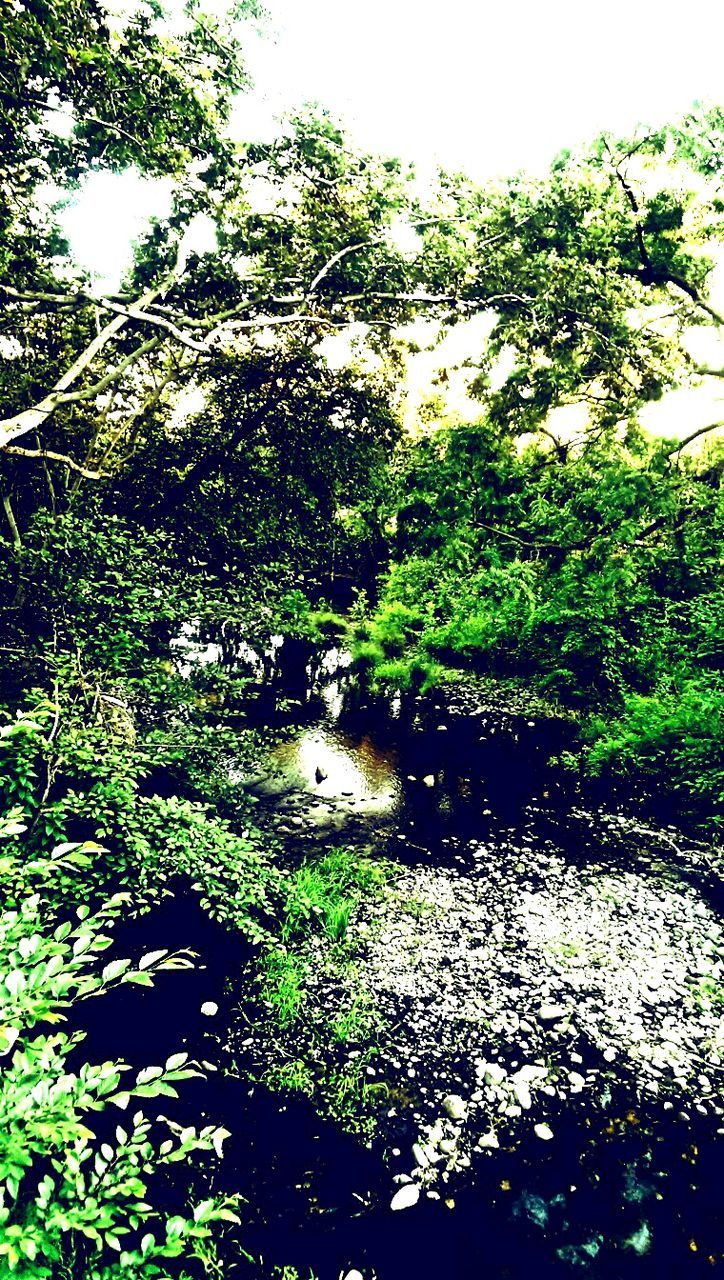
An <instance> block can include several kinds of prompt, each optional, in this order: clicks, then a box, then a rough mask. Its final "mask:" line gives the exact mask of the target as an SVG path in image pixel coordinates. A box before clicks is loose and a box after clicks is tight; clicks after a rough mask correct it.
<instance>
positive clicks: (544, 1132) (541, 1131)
mask: <svg viewBox="0 0 724 1280" xmlns="http://www.w3.org/2000/svg"><path fill="white" fill-rule="evenodd" d="M533 1132H534V1133H535V1135H536V1137H537V1138H542V1140H543V1142H550V1140H551V1138H552V1137H553V1130H552V1129H551V1128H550V1126H549V1125H547V1124H536V1125H533Z"/></svg>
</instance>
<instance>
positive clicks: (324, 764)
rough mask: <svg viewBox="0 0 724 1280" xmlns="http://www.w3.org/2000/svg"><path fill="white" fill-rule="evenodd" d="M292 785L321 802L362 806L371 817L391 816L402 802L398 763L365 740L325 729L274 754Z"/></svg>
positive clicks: (307, 732) (282, 746)
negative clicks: (373, 814)
mask: <svg viewBox="0 0 724 1280" xmlns="http://www.w3.org/2000/svg"><path fill="white" fill-rule="evenodd" d="M272 763H273V765H274V766H275V767H276V768H277V769H278V770H280V771H281V772H282V773H283V774H284V775H285V776H286V777H287V778H288V779H290V780H293V781H294V783H295V784H296V785H298V786H301V787H303V788H304V789H305V790H306V791H307V792H312V793H313V794H314V795H315V796H317V797H319V798H320V799H324V800H328V801H338V802H340V803H341V804H343V805H344V804H347V805H351V804H355V805H356V804H362V805H363V806H364V808H365V810H366V812H368V813H375V814H384V813H389V812H392V811H393V810H394V809H395V808H396V807H397V805H398V803H399V799H400V786H399V782H398V779H397V773H396V767H395V760H394V758H393V755H392V753H391V752H390V751H385V750H384V749H382V748H380V747H379V746H378V745H377V744H376V743H374V742H373V741H372V739H371V738H370V737H369V736H367V735H365V736H363V737H362V738H358V737H353V736H351V735H349V734H346V733H344V732H342V731H341V730H339V729H336V728H332V727H328V726H327V725H319V724H318V725H315V726H314V727H313V728H310V729H306V730H304V731H303V732H302V733H301V734H299V736H298V737H297V738H295V739H294V740H293V741H290V742H283V743H280V744H279V746H277V747H276V748H275V750H274V752H273V753H272Z"/></svg>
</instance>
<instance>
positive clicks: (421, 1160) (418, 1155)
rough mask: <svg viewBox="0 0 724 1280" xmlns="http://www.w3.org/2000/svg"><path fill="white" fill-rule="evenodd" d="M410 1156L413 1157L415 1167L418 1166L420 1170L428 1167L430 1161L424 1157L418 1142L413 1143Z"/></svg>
mask: <svg viewBox="0 0 724 1280" xmlns="http://www.w3.org/2000/svg"><path fill="white" fill-rule="evenodd" d="M412 1155H413V1157H414V1160H415V1164H416V1165H418V1166H419V1167H420V1169H426V1168H427V1166H428V1165H429V1163H430V1161H429V1160H428V1158H427V1156H426V1154H425V1152H424V1151H423V1149H422V1147H421V1146H420V1144H419V1142H415V1143H414V1144H413V1147H412Z"/></svg>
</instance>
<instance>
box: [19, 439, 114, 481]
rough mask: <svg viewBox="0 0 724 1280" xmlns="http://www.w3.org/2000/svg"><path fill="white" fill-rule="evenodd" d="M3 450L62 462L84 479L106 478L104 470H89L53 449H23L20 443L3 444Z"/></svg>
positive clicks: (48, 460) (24, 456) (23, 455)
mask: <svg viewBox="0 0 724 1280" xmlns="http://www.w3.org/2000/svg"><path fill="white" fill-rule="evenodd" d="M4 452H5V453H10V454H12V455H13V457H15V458H42V460H43V461H44V462H46V461H47V462H62V463H63V465H64V466H65V467H70V469H71V471H76V472H77V473H78V475H80V476H83V477H84V478H85V479H86V480H104V479H106V478H107V476H106V474H105V473H104V472H102V471H89V469H88V467H84V466H82V465H81V464H80V463H79V462H76V461H75V459H74V458H69V457H68V455H67V454H65V453H55V451H54V450H53V449H23V448H22V446H21V445H17V444H8V445H6V446H5V450H4Z"/></svg>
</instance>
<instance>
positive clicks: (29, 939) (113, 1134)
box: [0, 811, 238, 1280]
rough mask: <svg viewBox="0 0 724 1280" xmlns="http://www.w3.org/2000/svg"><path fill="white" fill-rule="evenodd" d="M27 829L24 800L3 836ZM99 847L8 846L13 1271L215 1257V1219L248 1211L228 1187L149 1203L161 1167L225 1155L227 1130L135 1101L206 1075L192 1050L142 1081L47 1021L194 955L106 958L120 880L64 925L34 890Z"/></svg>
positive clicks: (53, 1271) (0, 989)
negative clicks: (29, 854) (27, 850)
mask: <svg viewBox="0 0 724 1280" xmlns="http://www.w3.org/2000/svg"><path fill="white" fill-rule="evenodd" d="M23 834H24V823H23V822H22V821H21V819H20V815H19V811H16V812H15V813H12V814H9V815H8V816H7V818H6V819H5V820H4V822H3V830H2V835H4V836H5V837H6V838H7V839H12V840H13V841H15V840H17V838H18V837H20V836H22V835H23ZM97 852H98V849H97V847H95V846H91V847H90V848H89V847H88V846H84V845H60V846H58V847H57V848H56V849H54V850H53V852H52V854H51V855H50V857H48V858H40V859H36V860H24V859H23V858H22V854H17V853H15V852H14V851H13V848H12V846H11V847H10V850H9V851H8V852H6V853H4V854H3V856H2V858H1V859H0V878H1V879H2V884H3V890H4V891H5V890H7V891H8V893H9V896H10V898H11V900H13V901H14V902H15V906H14V907H13V909H9V908H6V909H5V910H4V911H3V914H2V916H0V972H2V974H3V980H2V984H1V985H0V1055H2V1056H3V1057H4V1058H5V1059H6V1062H5V1063H4V1065H3V1071H2V1075H1V1076H0V1114H1V1115H2V1133H1V1135H0V1258H2V1265H3V1268H4V1270H5V1272H6V1274H8V1275H16V1276H19V1277H20V1276H27V1277H33V1278H35V1277H42V1276H45V1277H48V1278H50V1277H53V1276H56V1275H58V1274H61V1273H62V1274H63V1275H67V1276H69V1277H77V1278H78V1280H81V1277H88V1278H89V1280H111V1277H114V1276H121V1275H123V1276H128V1275H130V1276H138V1277H146V1276H148V1277H153V1276H161V1275H167V1274H168V1268H169V1267H171V1266H173V1260H174V1259H175V1260H178V1261H179V1262H180V1264H181V1266H182V1268H183V1263H184V1260H190V1259H191V1258H193V1257H199V1258H202V1257H203V1255H204V1251H205V1250H206V1249H207V1247H208V1242H209V1240H210V1239H211V1236H212V1231H213V1229H214V1226H215V1224H218V1223H219V1222H221V1221H224V1220H227V1221H228V1220H230V1221H232V1222H238V1218H237V1217H236V1215H235V1214H234V1213H233V1210H232V1202H229V1201H224V1200H220V1199H217V1200H208V1201H203V1202H201V1203H199V1204H198V1205H197V1206H196V1207H195V1208H194V1209H193V1211H192V1212H191V1213H190V1214H189V1215H184V1214H180V1215H179V1214H176V1215H165V1214H164V1213H163V1212H161V1211H159V1210H158V1209H157V1208H154V1206H153V1203H149V1191H150V1188H151V1184H152V1180H153V1177H154V1175H155V1173H156V1171H157V1170H159V1169H162V1168H163V1167H164V1166H166V1165H168V1164H171V1163H176V1162H178V1161H188V1160H190V1159H191V1158H197V1157H198V1155H199V1153H202V1152H208V1151H212V1152H213V1151H215V1152H216V1153H217V1154H220V1153H221V1146H222V1143H223V1140H224V1137H225V1136H227V1134H226V1131H225V1130H223V1129H219V1128H215V1127H214V1126H211V1125H207V1126H205V1127H204V1128H201V1129H199V1130H196V1129H194V1128H182V1127H181V1126H180V1125H177V1124H175V1123H174V1122H172V1121H166V1123H165V1125H160V1124H159V1123H158V1122H157V1123H152V1122H151V1121H150V1120H149V1119H147V1118H146V1117H145V1115H144V1113H143V1111H142V1110H136V1111H134V1112H132V1113H131V1111H130V1108H131V1107H132V1106H135V1105H136V1104H137V1102H138V1101H139V1100H142V1099H148V1098H158V1097H164V1096H167V1097H171V1098H175V1097H176V1096H177V1091H176V1085H177V1084H178V1083H180V1082H182V1081H184V1080H187V1079H189V1078H190V1077H193V1076H195V1075H198V1074H199V1069H198V1067H197V1066H196V1064H195V1063H193V1062H192V1061H190V1060H189V1058H188V1054H186V1053H177V1054H173V1055H172V1056H171V1057H170V1058H169V1059H168V1061H167V1062H166V1063H165V1065H163V1066H158V1067H156V1066H150V1067H146V1068H143V1069H142V1070H141V1071H139V1072H138V1073H137V1074H136V1076H135V1079H134V1080H133V1081H131V1080H129V1079H127V1073H128V1072H129V1070H130V1068H129V1067H128V1066H127V1065H126V1064H125V1063H123V1062H119V1061H108V1062H102V1063H92V1062H87V1061H83V1059H82V1050H81V1045H82V1041H83V1038H84V1037H83V1034H82V1033H80V1032H77V1031H76V1032H74V1031H72V1029H71V1030H65V1029H58V1030H55V1031H50V1030H47V1028H49V1027H52V1026H53V1025H54V1024H56V1025H57V1024H62V1023H65V1022H67V1021H69V1020H71V1019H72V1016H73V1011H74V1008H75V1006H76V1005H77V1004H78V1003H79V1002H81V1001H83V1000H87V999H89V998H91V997H102V996H103V995H104V993H105V992H107V991H108V990H110V989H112V988H113V987H114V986H117V985H119V984H121V983H134V984H140V985H143V986H151V985H152V984H153V978H154V975H155V974H156V973H158V972H160V971H162V970H164V969H171V968H179V967H186V966H188V965H189V964H190V960H189V958H188V957H187V956H185V955H183V954H181V953H178V954H171V955H169V954H168V953H167V952H166V951H164V950H161V951H155V952H149V953H148V954H146V955H144V956H142V957H141V958H140V960H139V961H137V962H133V961H132V960H130V959H128V958H115V959H112V960H110V961H109V962H108V963H106V964H105V965H103V964H102V953H103V952H104V951H105V950H106V949H107V948H108V947H110V945H111V942H112V937H111V936H110V935H109V934H108V933H107V932H106V930H107V929H108V927H109V926H112V924H113V922H114V920H116V919H117V917H118V916H119V914H120V912H121V911H122V910H123V909H124V908H125V906H126V904H127V901H128V896H127V895H125V894H122V893H119V894H115V895H114V896H113V897H112V898H110V899H109V900H108V901H107V902H106V903H104V904H103V905H102V906H101V907H99V908H98V909H97V910H95V911H93V912H91V911H90V910H89V908H88V907H85V906H81V907H79V908H78V910H77V913H76V919H75V921H72V920H67V919H66V920H64V921H62V922H61V923H60V924H55V922H54V920H53V919H52V918H51V917H50V914H49V912H48V908H47V905H46V903H45V902H44V898H43V895H42V893H40V892H37V891H36V892H32V890H33V889H34V888H35V887H36V886H37V887H44V886H45V885H47V882H48V881H49V880H50V881H51V882H52V878H53V877H54V876H55V875H56V874H57V872H58V871H59V870H60V869H61V868H64V869H65V870H66V871H75V872H76V873H77V872H78V871H79V869H80V870H82V869H83V868H84V867H85V866H86V865H87V862H88V860H89V859H88V855H90V854H96V853H97ZM110 1106H115V1107H116V1108H118V1109H119V1110H120V1111H121V1112H124V1113H125V1112H127V1111H128V1112H129V1115H130V1119H129V1120H128V1121H124V1124H123V1125H121V1124H118V1125H117V1126H116V1127H115V1131H112V1126H109V1124H107V1123H105V1117H104V1115H103V1113H105V1112H106V1111H107V1110H108V1108H109V1107H110ZM91 1124H93V1125H94V1126H96V1127H95V1128H91V1127H90V1125H91ZM98 1128H100V1133H99V1132H98ZM159 1129H160V1132H159ZM164 1130H165V1132H164Z"/></svg>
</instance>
